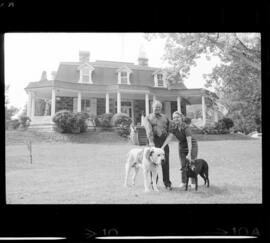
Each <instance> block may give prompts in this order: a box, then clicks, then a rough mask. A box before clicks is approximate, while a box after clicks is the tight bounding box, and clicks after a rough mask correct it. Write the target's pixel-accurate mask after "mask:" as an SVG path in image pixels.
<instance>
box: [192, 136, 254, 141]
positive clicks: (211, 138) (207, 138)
mask: <svg viewBox="0 0 270 243" xmlns="http://www.w3.org/2000/svg"><path fill="white" fill-rule="evenodd" d="M194 137H195V138H196V139H197V140H198V141H219V140H256V138H252V137H249V136H247V135H242V134H222V135H218V134H216V135H215V134H194Z"/></svg>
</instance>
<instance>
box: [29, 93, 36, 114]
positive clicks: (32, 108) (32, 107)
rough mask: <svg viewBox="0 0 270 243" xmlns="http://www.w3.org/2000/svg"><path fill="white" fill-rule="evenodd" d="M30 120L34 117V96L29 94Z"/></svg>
mask: <svg viewBox="0 0 270 243" xmlns="http://www.w3.org/2000/svg"><path fill="white" fill-rule="evenodd" d="M30 113H31V118H32V117H34V116H35V94H34V93H32V94H31V112H30Z"/></svg>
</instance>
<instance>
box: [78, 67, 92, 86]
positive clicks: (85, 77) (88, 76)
mask: <svg viewBox="0 0 270 243" xmlns="http://www.w3.org/2000/svg"><path fill="white" fill-rule="evenodd" d="M78 69H79V71H80V78H79V83H90V84H92V83H93V81H92V72H93V70H94V68H93V67H92V66H91V65H89V64H87V63H85V64H82V65H80V66H79V68H78Z"/></svg>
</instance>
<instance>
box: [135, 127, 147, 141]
mask: <svg viewBox="0 0 270 243" xmlns="http://www.w3.org/2000/svg"><path fill="white" fill-rule="evenodd" d="M136 130H137V132H138V133H137V134H138V143H139V145H147V144H148V139H147V136H146V131H145V128H144V127H137V128H136Z"/></svg>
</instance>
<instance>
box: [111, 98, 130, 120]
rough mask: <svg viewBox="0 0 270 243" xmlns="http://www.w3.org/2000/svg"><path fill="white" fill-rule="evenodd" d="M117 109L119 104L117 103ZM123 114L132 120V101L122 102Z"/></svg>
mask: <svg viewBox="0 0 270 243" xmlns="http://www.w3.org/2000/svg"><path fill="white" fill-rule="evenodd" d="M115 107H117V102H115ZM115 113H117V108H115ZM121 113H124V114H127V115H128V116H129V117H131V118H132V117H133V116H132V102H131V101H121Z"/></svg>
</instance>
